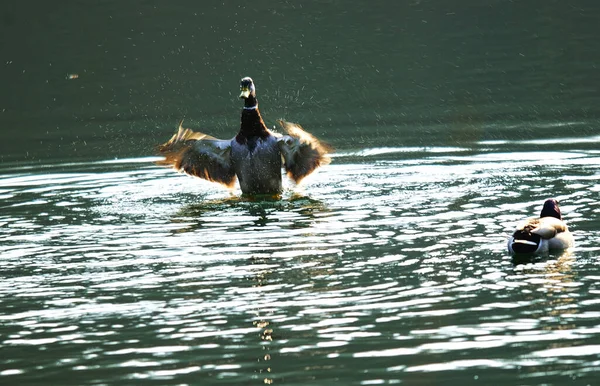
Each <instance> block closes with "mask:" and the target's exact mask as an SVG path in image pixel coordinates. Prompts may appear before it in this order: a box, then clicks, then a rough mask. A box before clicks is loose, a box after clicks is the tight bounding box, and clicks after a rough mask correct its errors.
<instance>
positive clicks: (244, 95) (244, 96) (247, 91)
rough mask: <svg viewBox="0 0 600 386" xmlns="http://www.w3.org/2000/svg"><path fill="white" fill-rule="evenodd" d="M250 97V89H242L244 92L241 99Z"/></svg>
mask: <svg viewBox="0 0 600 386" xmlns="http://www.w3.org/2000/svg"><path fill="white" fill-rule="evenodd" d="M249 96H250V89H248V88H246V87H244V88H242V92H241V93H240V98H244V99H246V98H248V97H249Z"/></svg>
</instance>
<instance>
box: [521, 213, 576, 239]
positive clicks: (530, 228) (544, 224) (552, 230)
mask: <svg viewBox="0 0 600 386" xmlns="http://www.w3.org/2000/svg"><path fill="white" fill-rule="evenodd" d="M567 229H568V228H567V226H566V225H565V223H564V222H563V221H561V220H559V219H557V218H555V217H542V218H530V219H527V220H525V221H523V222H522V223H520V224H519V225H518V226H517V231H524V232H527V233H535V234H536V235H539V236H540V237H541V238H543V239H551V238H553V237H554V236H556V234H557V233H561V232H565V231H566V230H567Z"/></svg>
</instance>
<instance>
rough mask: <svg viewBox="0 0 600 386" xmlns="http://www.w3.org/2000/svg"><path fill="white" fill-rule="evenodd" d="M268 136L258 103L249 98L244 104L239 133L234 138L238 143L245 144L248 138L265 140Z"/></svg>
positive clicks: (253, 98) (251, 97) (254, 99)
mask: <svg viewBox="0 0 600 386" xmlns="http://www.w3.org/2000/svg"><path fill="white" fill-rule="evenodd" d="M268 136H269V132H268V130H267V126H265V122H264V121H263V119H262V117H261V115H260V111H259V110H258V101H257V100H256V98H255V97H253V96H250V97H248V98H246V100H245V102H244V109H243V110H242V121H241V125H240V131H239V133H238V135H237V136H236V137H235V138H236V140H237V141H238V142H239V143H246V141H247V139H248V138H249V137H260V138H266V137H268Z"/></svg>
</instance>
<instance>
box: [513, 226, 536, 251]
mask: <svg viewBox="0 0 600 386" xmlns="http://www.w3.org/2000/svg"><path fill="white" fill-rule="evenodd" d="M541 241H542V238H541V237H540V236H539V235H537V234H535V233H530V232H527V231H524V230H517V231H516V232H515V233H513V235H512V237H511V241H510V243H509V249H510V250H511V252H513V253H519V254H521V253H535V252H536V251H537V250H538V248H539V247H540V243H541Z"/></svg>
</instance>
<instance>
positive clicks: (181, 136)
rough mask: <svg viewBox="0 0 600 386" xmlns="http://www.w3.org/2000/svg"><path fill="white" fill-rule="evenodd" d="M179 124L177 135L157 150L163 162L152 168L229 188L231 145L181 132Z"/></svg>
mask: <svg viewBox="0 0 600 386" xmlns="http://www.w3.org/2000/svg"><path fill="white" fill-rule="evenodd" d="M182 123H183V121H181V122H180V123H179V130H178V131H177V133H176V134H175V135H173V137H171V139H170V140H169V141H168V142H165V143H164V144H162V145H160V146H159V148H158V150H159V152H160V153H161V154H162V155H164V156H165V159H164V160H161V161H157V162H156V164H157V165H161V166H171V167H173V169H175V170H177V171H182V172H184V173H186V174H189V175H192V176H196V177H200V178H203V179H205V180H208V181H214V182H219V183H221V184H223V185H225V186H227V187H229V188H231V187H233V184H234V183H235V171H234V169H233V166H232V165H231V141H224V140H220V139H216V138H214V137H211V136H209V135H206V134H203V133H199V132H195V131H192V130H190V129H184V128H183V126H182Z"/></svg>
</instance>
